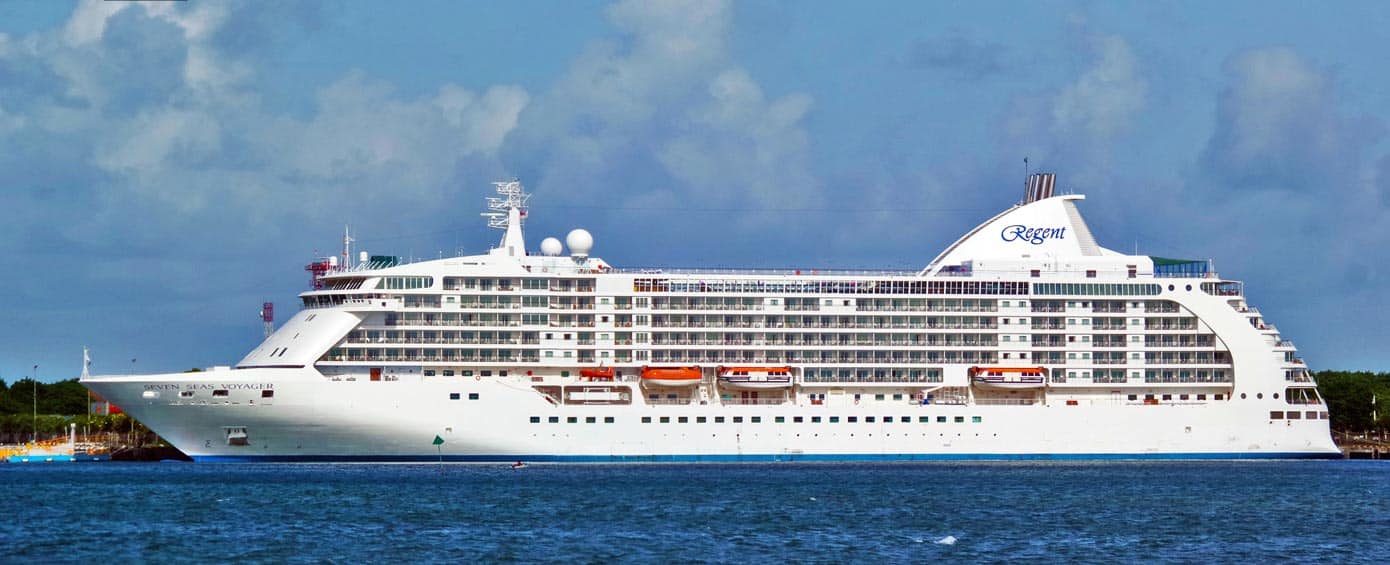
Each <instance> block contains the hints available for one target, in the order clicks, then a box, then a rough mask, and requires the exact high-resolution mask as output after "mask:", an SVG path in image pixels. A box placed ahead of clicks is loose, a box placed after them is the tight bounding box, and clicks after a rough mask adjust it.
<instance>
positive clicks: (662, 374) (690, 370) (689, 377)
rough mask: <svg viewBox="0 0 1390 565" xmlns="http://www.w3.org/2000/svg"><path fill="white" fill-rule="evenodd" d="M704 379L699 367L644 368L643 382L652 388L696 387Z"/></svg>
mask: <svg viewBox="0 0 1390 565" xmlns="http://www.w3.org/2000/svg"><path fill="white" fill-rule="evenodd" d="M703 379H704V374H703V373H702V372H701V371H700V368H699V367H642V382H643V383H645V384H648V385H652V386H679V387H685V386H695V385H697V384H700V381H701V380H703Z"/></svg>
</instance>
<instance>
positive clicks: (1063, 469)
mask: <svg viewBox="0 0 1390 565" xmlns="http://www.w3.org/2000/svg"><path fill="white" fill-rule="evenodd" d="M0 485H2V486H0V516H3V517H4V518H3V522H0V563H20V562H45V563H46V562H84V563H112V562H118V563H125V562H147V563H165V562H196V563H217V562H229V561H237V562H276V563H278V562H309V563H357V562H363V561H365V562H387V561H390V562H402V563H415V562H451V563H458V562H465V561H486V562H494V561H513V562H515V561H520V562H582V563H607V562H688V561H699V562H750V561H764V562H784V561H792V562H804V561H810V562H864V563H882V562H895V563H901V562H928V561H934V560H938V559H945V560H951V561H967V562H974V561H1013V560H1018V559H1024V560H1030V561H1085V562H1112V561H1124V562H1134V561H1141V560H1143V561H1150V560H1154V561H1165V562H1166V561H1176V562H1191V563H1197V562H1202V563H1206V562H1233V561H1247V560H1249V561H1250V562H1257V561H1255V560H1258V562H1263V561H1296V562H1321V563H1329V562H1331V563H1349V562H1368V563H1369V562H1380V563H1383V562H1385V560H1386V559H1387V558H1390V552H1387V549H1390V462H1385V461H1298V462H1146V463H1131V462H1103V463H1070V462H1069V463H969V464H967V463H932V464H921V463H917V464H872V465H865V464H756V465H755V464H731V465H530V466H527V467H525V468H522V469H517V470H513V469H511V468H508V467H507V466H505V465H445V466H443V467H442V468H441V467H440V466H438V465H363V464H344V465H308V464H246V465H241V464H192V463H129V464H127V463H91V464H83V463H74V464H48V465H4V464H0Z"/></svg>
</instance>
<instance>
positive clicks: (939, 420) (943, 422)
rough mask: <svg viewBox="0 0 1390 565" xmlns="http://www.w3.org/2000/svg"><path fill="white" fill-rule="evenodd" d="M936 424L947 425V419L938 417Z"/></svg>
mask: <svg viewBox="0 0 1390 565" xmlns="http://www.w3.org/2000/svg"><path fill="white" fill-rule="evenodd" d="M936 423H938V424H945V423H946V417H945V416H937V417H936Z"/></svg>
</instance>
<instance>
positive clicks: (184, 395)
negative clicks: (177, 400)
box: [179, 390, 193, 398]
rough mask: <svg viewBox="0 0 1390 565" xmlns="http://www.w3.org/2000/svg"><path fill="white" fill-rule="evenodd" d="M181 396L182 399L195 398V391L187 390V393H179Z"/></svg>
mask: <svg viewBox="0 0 1390 565" xmlns="http://www.w3.org/2000/svg"><path fill="white" fill-rule="evenodd" d="M179 396H180V397H181V398H193V391H191V390H185V391H183V392H180V393H179Z"/></svg>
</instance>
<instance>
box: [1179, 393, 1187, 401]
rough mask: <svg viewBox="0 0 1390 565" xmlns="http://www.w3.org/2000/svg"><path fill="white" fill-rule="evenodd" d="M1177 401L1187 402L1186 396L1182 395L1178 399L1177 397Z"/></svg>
mask: <svg viewBox="0 0 1390 565" xmlns="http://www.w3.org/2000/svg"><path fill="white" fill-rule="evenodd" d="M1178 400H1187V395H1186V394H1184V395H1181V396H1179V397H1178Z"/></svg>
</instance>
